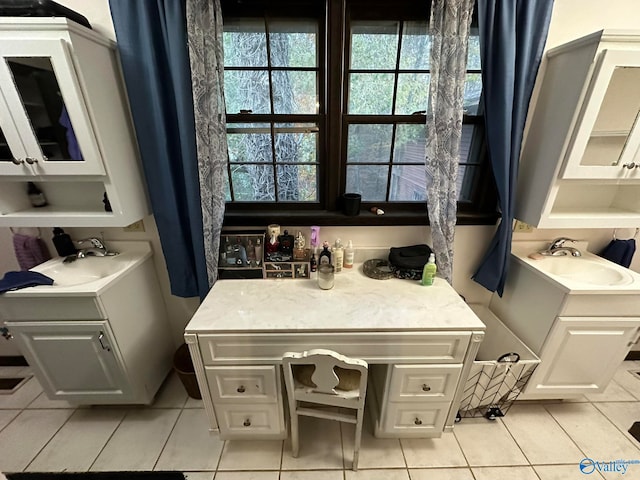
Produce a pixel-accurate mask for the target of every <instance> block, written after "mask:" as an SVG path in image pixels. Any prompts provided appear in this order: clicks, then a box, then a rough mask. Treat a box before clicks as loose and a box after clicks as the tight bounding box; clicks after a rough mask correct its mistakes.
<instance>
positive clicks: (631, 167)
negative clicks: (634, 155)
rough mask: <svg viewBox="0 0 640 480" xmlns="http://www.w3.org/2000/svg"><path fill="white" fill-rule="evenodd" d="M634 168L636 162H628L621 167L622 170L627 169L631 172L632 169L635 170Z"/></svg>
mask: <svg viewBox="0 0 640 480" xmlns="http://www.w3.org/2000/svg"><path fill="white" fill-rule="evenodd" d="M636 166H637V165H636V162H629V163H625V164H624V165H622V168H628V169H629V170H633V169H634V168H636Z"/></svg>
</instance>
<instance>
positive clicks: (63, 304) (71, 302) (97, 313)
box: [0, 296, 107, 321]
mask: <svg viewBox="0 0 640 480" xmlns="http://www.w3.org/2000/svg"><path fill="white" fill-rule="evenodd" d="M0 310H2V315H3V320H7V321H22V320H27V321H39V320H104V319H106V318H107V315H106V313H105V312H104V310H103V309H102V305H101V304H100V302H99V300H98V298H97V297H72V296H64V297H45V298H34V297H30V298H27V297H21V298H19V297H13V298H11V297H5V298H0Z"/></svg>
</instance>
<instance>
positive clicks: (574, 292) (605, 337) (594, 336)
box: [490, 242, 640, 400]
mask: <svg viewBox="0 0 640 480" xmlns="http://www.w3.org/2000/svg"><path fill="white" fill-rule="evenodd" d="M546 244H548V242H546V243H545V242H541V243H540V242H537V243H536V242H514V244H513V248H512V254H511V260H510V264H509V277H508V279H507V283H506V285H505V289H504V294H503V296H502V297H499V296H498V295H495V294H494V295H493V297H492V299H491V303H490V309H491V310H492V311H493V312H494V313H495V314H496V315H497V316H498V317H499V318H500V319H501V320H502V322H504V324H505V325H507V326H508V327H509V328H510V329H511V330H512V331H513V332H514V333H515V334H516V335H517V336H518V337H519V338H520V339H521V340H522V341H523V342H524V343H525V344H527V345H528V346H529V347H530V348H531V350H532V351H533V352H534V353H536V354H537V355H538V356H539V357H540V360H541V363H540V365H539V366H538V368H537V369H536V371H535V372H534V373H533V375H532V376H531V378H530V379H529V382H528V383H527V386H526V387H525V389H524V392H523V394H522V395H521V396H520V397H519V399H521V400H528V399H556V398H571V397H575V396H577V395H580V394H585V393H600V392H602V391H604V389H605V388H606V387H607V385H608V384H609V382H610V381H611V379H612V378H613V375H614V374H615V372H616V369H617V368H618V367H619V366H620V364H621V363H622V361H623V360H624V358H625V356H626V355H627V353H628V352H629V350H630V349H631V347H632V346H633V345H634V344H635V343H636V342H637V341H638V338H639V337H640V295H639V294H640V275H639V274H637V273H635V272H633V271H630V270H628V269H626V268H624V267H621V266H619V265H616V264H614V263H612V262H609V261H607V260H605V259H603V258H600V257H598V256H596V255H593V254H591V253H589V252H588V251H587V250H586V248H587V245H586V243H584V242H581V243H578V244H572V246H577V247H578V248H579V250H580V251H581V252H582V255H581V256H580V257H577V258H574V257H572V256H557V257H551V256H547V257H544V258H539V259H537V260H534V259H531V258H529V254H531V253H533V252H536V251H539V250H540V249H541V248H543V247H544V246H545V245H546Z"/></svg>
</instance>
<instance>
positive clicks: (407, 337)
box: [198, 332, 471, 365]
mask: <svg viewBox="0 0 640 480" xmlns="http://www.w3.org/2000/svg"><path fill="white" fill-rule="evenodd" d="M470 338H471V333H457V332H401V333H390V332H361V333H334V334H325V333H302V334H297V333H291V334H286V333H285V334H282V333H279V334H270V333H256V334H251V335H244V334H202V335H198V341H199V343H200V351H201V353H202V360H203V362H204V364H205V365H216V364H217V365H225V364H226V365H238V364H243V363H244V364H247V363H252V364H256V363H280V362H281V361H282V355H283V354H284V353H285V352H302V351H305V350H311V349H313V348H326V349H329V350H334V351H336V352H339V353H341V354H342V355H346V356H348V357H354V358H362V359H364V360H366V361H367V362H370V363H439V364H440V363H462V361H463V359H464V354H465V352H466V350H467V346H468V345H469V340H470Z"/></svg>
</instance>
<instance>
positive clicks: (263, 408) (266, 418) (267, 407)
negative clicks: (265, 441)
mask: <svg viewBox="0 0 640 480" xmlns="http://www.w3.org/2000/svg"><path fill="white" fill-rule="evenodd" d="M215 410H216V418H217V419H218V427H219V428H220V434H221V438H223V439H225V440H227V439H231V438H242V437H256V436H277V435H279V434H281V433H282V432H283V430H284V423H283V421H282V417H281V415H280V409H279V406H278V405H277V404H257V405H232V404H229V405H227V404H224V405H221V404H217V405H216V406H215Z"/></svg>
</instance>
